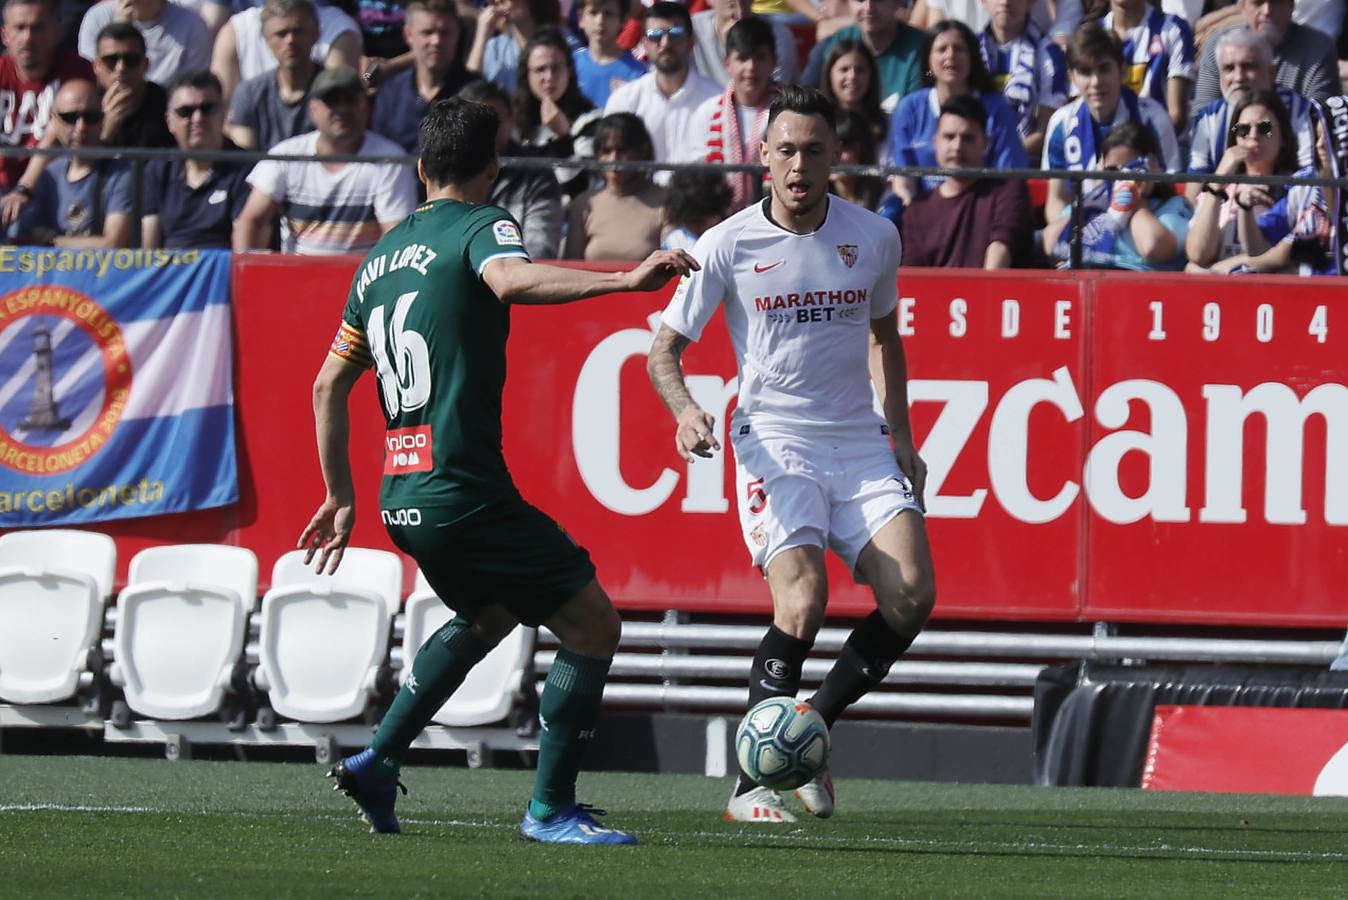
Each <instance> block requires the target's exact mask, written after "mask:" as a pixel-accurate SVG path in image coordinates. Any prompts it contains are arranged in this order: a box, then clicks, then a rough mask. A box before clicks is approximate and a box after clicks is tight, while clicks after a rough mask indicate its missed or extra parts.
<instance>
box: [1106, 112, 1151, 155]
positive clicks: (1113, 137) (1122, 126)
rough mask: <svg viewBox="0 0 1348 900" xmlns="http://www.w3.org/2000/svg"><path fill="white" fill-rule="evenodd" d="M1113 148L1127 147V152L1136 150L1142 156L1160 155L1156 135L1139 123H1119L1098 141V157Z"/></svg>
mask: <svg viewBox="0 0 1348 900" xmlns="http://www.w3.org/2000/svg"><path fill="white" fill-rule="evenodd" d="M1115 147H1127V148H1128V149H1129V150H1136V151H1137V152H1138V153H1140V154H1142V155H1144V156H1156V157H1159V156H1160V155H1161V147H1160V145H1159V144H1158V143H1157V142H1156V135H1154V134H1152V133H1151V129H1150V128H1148V127H1147V126H1145V125H1143V124H1142V123H1141V122H1136V121H1131V120H1130V121H1127V122H1120V123H1119V124H1118V125H1115V126H1114V127H1113V128H1111V129H1109V133H1108V134H1106V135H1105V136H1104V139H1103V140H1101V141H1100V151H1099V155H1100V157H1102V158H1103V157H1104V155H1105V154H1106V153H1108V152H1109V151H1110V150H1113V149H1114V148H1115Z"/></svg>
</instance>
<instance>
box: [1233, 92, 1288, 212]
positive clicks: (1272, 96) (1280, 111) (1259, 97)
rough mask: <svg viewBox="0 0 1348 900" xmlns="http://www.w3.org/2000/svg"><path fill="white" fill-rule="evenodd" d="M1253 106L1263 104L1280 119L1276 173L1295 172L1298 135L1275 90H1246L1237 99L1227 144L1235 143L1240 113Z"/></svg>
mask: <svg viewBox="0 0 1348 900" xmlns="http://www.w3.org/2000/svg"><path fill="white" fill-rule="evenodd" d="M1251 106H1262V107H1264V108H1265V109H1269V110H1272V112H1273V118H1275V119H1277V120H1278V130H1279V131H1280V132H1282V141H1281V142H1280V143H1279V144H1278V161H1277V163H1275V165H1274V169H1273V172H1274V174H1276V175H1286V174H1288V173H1290V172H1295V171H1296V170H1297V169H1298V168H1299V167H1298V166H1297V135H1296V132H1295V131H1293V130H1292V117H1291V116H1289V115H1288V114H1287V107H1286V106H1283V103H1282V98H1281V97H1279V96H1278V95H1277V93H1276V92H1274V91H1266V90H1263V89H1256V90H1253V91H1246V92H1245V96H1243V97H1241V98H1240V99H1239V100H1237V101H1236V105H1235V107H1233V108H1232V110H1231V118H1230V119H1229V120H1228V121H1229V122H1230V123H1231V125H1230V127H1229V128H1227V129H1226V146H1228V147H1231V146H1234V145H1235V143H1236V132H1235V126H1236V123H1238V122H1239V121H1240V114H1241V113H1243V112H1245V110H1247V109H1248V108H1250V107H1251ZM1244 166H1245V164H1244V163H1241V168H1242V169H1244ZM1283 190H1285V188H1284V189H1283Z"/></svg>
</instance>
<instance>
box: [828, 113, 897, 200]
mask: <svg viewBox="0 0 1348 900" xmlns="http://www.w3.org/2000/svg"><path fill="white" fill-rule="evenodd" d="M846 145H850V146H853V147H857V148H858V149H860V151H861V152H860V154H859V157H860V158H859V159H858V160H857V164H858V165H862V166H873V165H875V163H876V158H877V154H876V148H877V146H878V143H877V141H876V139H875V132H874V131H873V130H872V129H871V125H870V123H869V122H867V121H866V117H865V116H863V115H862V114H861V113H859V112H856V111H855V110H850V109H845V110H842V111H841V112H839V113H838V146H839V148H842V147H844V146H846ZM833 192H834V193H835V194H839V195H840V196H841V195H842V188H841V187H835V188H834V189H833ZM884 192H885V180H884V179H883V178H877V177H876V176H874V175H854V176H851V180H850V188H849V191H848V193H850V194H851V196H845V197H844V199H847V200H851V201H852V202H854V203H856V204H858V205H859V206H864V207H865V208H866V209H875V208H876V207H877V206H878V205H879V204H880V197H881V196H882V195H883V194H884Z"/></svg>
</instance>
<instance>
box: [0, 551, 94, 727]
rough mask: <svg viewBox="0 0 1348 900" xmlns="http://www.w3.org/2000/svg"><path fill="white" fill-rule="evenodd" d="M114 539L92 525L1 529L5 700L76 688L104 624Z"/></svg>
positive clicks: (0, 684)
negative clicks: (69, 528) (78, 528)
mask: <svg viewBox="0 0 1348 900" xmlns="http://www.w3.org/2000/svg"><path fill="white" fill-rule="evenodd" d="M116 564H117V546H116V545H115V544H114V543H113V541H112V538H110V537H108V536H107V535H105V534H96V533H94V532H92V531H66V530H57V529H53V530H41V531H14V532H10V533H9V534H6V535H3V536H0V700H3V701H6V702H9V703H52V702H55V701H58V700H66V699H68V698H70V697H73V696H74V695H75V691H76V690H77V689H78V688H79V680H80V673H81V672H84V671H87V670H88V668H89V664H90V660H91V654H90V651H91V649H92V648H93V647H94V645H95V644H96V643H97V641H98V636H99V633H100V631H101V630H102V628H103V607H104V604H105V603H106V601H107V598H108V595H109V594H111V593H112V578H113V573H114V570H115V568H116Z"/></svg>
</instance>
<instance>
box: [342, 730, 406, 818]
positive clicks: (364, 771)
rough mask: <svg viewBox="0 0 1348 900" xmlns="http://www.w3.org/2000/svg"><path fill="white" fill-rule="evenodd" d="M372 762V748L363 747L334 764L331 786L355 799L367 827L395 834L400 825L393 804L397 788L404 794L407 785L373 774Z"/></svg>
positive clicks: (373, 759) (396, 797)
mask: <svg viewBox="0 0 1348 900" xmlns="http://www.w3.org/2000/svg"><path fill="white" fill-rule="evenodd" d="M374 762H375V758H374V751H373V750H371V749H369V748H366V749H365V750H362V751H360V752H359V753H357V754H356V755H355V756H348V757H347V758H346V759H344V760H342V761H341V762H339V763H337V765H335V766H333V767H332V769H331V770H330V771H329V772H328V777H329V778H335V779H337V783H336V784H334V785H333V786H332V789H333V790H334V791H341V792H342V793H344V794H346V795H347V796H348V797H350V798H351V799H352V800H354V801H356V805H357V806H359V807H360V815H361V818H362V819H364V820H365V821H366V822H369V823H370V831H372V832H378V833H380V834H397V833H398V832H400V831H402V827H401V826H400V825H399V824H398V816H397V814H395V813H394V812H393V804H394V803H395V802H397V799H398V791H399V790H401V791H402V792H403V794H406V793H407V788H405V787H403V783H402V782H401V781H399V780H398V779H397V778H382V777H380V776H379V775H378V774H376V773H375V770H374Z"/></svg>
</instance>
